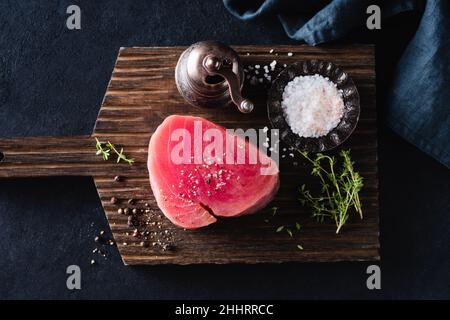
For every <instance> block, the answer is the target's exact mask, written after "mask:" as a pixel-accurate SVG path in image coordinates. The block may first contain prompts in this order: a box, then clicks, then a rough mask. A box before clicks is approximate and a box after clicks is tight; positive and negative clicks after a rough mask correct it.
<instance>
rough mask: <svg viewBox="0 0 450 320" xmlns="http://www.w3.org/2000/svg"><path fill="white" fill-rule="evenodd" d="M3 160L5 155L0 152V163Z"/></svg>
mask: <svg viewBox="0 0 450 320" xmlns="http://www.w3.org/2000/svg"><path fill="white" fill-rule="evenodd" d="M4 159H5V154H4V153H3V152H1V151H0V162H2V161H3V160H4Z"/></svg>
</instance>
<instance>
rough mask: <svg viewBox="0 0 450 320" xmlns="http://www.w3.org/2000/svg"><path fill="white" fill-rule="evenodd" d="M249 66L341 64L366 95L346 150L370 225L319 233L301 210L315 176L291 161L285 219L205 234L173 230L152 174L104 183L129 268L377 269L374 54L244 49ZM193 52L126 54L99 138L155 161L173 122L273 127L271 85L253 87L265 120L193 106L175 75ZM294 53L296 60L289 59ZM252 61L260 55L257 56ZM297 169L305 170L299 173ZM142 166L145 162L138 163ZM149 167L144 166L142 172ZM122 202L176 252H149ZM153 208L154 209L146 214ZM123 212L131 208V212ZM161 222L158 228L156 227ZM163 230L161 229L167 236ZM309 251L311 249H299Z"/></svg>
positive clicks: (283, 199)
mask: <svg viewBox="0 0 450 320" xmlns="http://www.w3.org/2000/svg"><path fill="white" fill-rule="evenodd" d="M234 48H235V49H236V51H238V53H239V54H240V55H241V58H242V60H243V63H244V65H249V64H252V65H255V64H260V65H264V64H269V63H270V62H272V61H273V60H274V59H276V60H277V61H278V62H279V63H282V64H283V63H286V64H289V63H291V62H295V61H298V60H303V59H322V60H328V61H331V62H333V63H335V64H337V65H338V66H340V67H342V68H343V69H344V70H345V71H347V72H348V73H349V74H350V75H351V76H352V78H353V79H354V81H355V83H356V85H357V87H358V90H359V92H360V95H361V117H360V122H359V124H358V127H357V129H356V131H355V132H354V134H353V135H352V136H351V137H350V138H349V140H347V142H346V143H345V145H344V147H345V148H347V147H349V148H351V149H352V150H353V156H354V158H355V160H356V162H357V164H358V169H359V170H360V171H361V174H362V175H363V176H364V178H365V184H366V186H365V188H364V191H363V192H362V201H363V207H364V214H365V217H364V220H362V221H361V220H359V219H358V218H354V219H351V221H350V223H349V224H348V225H347V226H346V227H345V228H344V230H343V232H342V234H340V235H336V234H335V227H334V225H332V224H328V223H327V224H319V223H317V222H315V221H314V220H313V219H312V218H311V217H310V212H309V211H308V209H305V208H301V207H300V205H299V203H298V201H297V198H298V193H297V188H298V186H299V184H300V183H308V184H311V183H313V184H314V182H313V181H312V179H311V177H310V175H309V168H307V167H305V166H304V163H302V162H301V161H300V160H299V159H297V160H293V159H292V158H290V157H288V159H282V161H281V165H280V170H281V188H280V191H279V193H278V195H277V197H276V199H275V200H274V202H273V206H277V207H278V208H279V209H278V211H279V215H278V216H277V217H276V218H273V219H271V221H270V222H269V223H266V222H265V221H264V220H265V219H266V218H267V217H268V216H270V215H269V211H270V209H269V208H268V209H266V210H263V211H262V212H261V213H259V214H256V215H253V216H248V217H241V218H231V219H221V220H220V221H219V222H218V223H216V224H213V225H212V226H209V227H207V228H204V229H200V230H195V231H185V230H182V229H179V228H177V227H175V226H173V225H172V224H171V223H170V222H168V220H167V219H165V218H164V217H161V213H160V211H159V209H158V207H157V205H156V202H155V200H154V198H153V196H152V193H151V189H150V185H149V183H148V178H147V171H146V170H143V171H142V172H141V174H138V175H130V176H127V177H126V179H125V181H124V182H123V183H122V184H120V185H117V184H112V183H111V179H112V175H105V176H102V177H98V176H95V177H94V179H95V183H96V186H97V190H98V192H99V195H100V198H101V199H102V203H103V206H104V209H105V212H106V215H107V217H108V219H109V222H110V225H111V228H112V230H113V232H114V237H115V239H116V240H117V245H118V248H119V250H120V253H121V255H122V258H123V261H124V262H125V263H126V264H161V263H174V264H191V263H263V262H268V263H278V262H287V261H302V262H304V261H339V260H377V259H379V254H378V249H379V242H378V234H379V229H378V177H377V137H376V108H375V71H374V66H375V60H374V48H373V47H372V46H358V45H354V46H343V47H326V48H325V47H309V46H277V47H276V48H275V50H276V52H277V53H278V56H275V55H274V54H269V51H270V49H272V47H264V46H236V47H234ZM184 49H185V47H169V48H122V49H121V50H120V53H119V57H118V60H117V63H116V66H115V68H114V72H113V75H112V78H111V82H110V84H109V87H108V90H107V92H106V95H105V99H104V101H103V105H102V108H101V110H100V113H99V116H98V121H97V124H96V127H95V135H98V136H101V137H104V138H108V139H111V140H113V141H116V143H123V144H124V145H125V146H126V148H127V149H129V148H138V149H139V150H134V149H132V152H131V153H132V156H133V157H135V158H137V159H139V161H145V159H146V155H147V150H146V147H147V144H148V141H149V139H150V137H151V134H152V132H154V130H155V129H156V127H157V126H158V125H159V124H160V123H161V122H162V121H163V119H164V118H165V117H167V116H168V115H171V114H185V115H198V116H202V117H204V118H206V119H209V120H211V121H214V122H216V123H219V124H221V125H223V126H225V127H227V128H244V129H245V128H249V127H253V128H262V127H264V126H268V125H269V121H268V119H267V112H266V103H265V96H266V90H265V89H264V88H263V87H261V86H250V85H248V84H247V83H246V84H245V86H244V96H245V97H249V98H251V99H252V101H253V102H255V104H256V108H255V111H254V112H253V113H251V114H248V115H245V114H241V113H240V112H239V111H237V109H236V108H225V109H220V110H205V109H197V108H194V107H191V106H189V105H188V104H187V103H186V102H185V101H184V100H183V99H182V97H181V96H180V95H179V94H178V91H177V88H176V86H175V80H174V69H175V66H176V63H177V60H178V57H179V55H180V54H181V53H182V52H183V50H184ZM288 52H293V53H294V55H293V56H292V57H288V56H287V53H288ZM247 53H250V55H247ZM141 159H142V160H141ZM294 161H298V162H299V165H297V166H295V165H294V164H293V162H294ZM138 164H140V163H138ZM142 164H143V163H142ZM112 196H114V197H118V198H120V199H122V203H126V199H128V198H130V197H132V198H134V199H137V200H138V202H137V203H136V204H135V205H134V207H138V208H142V209H146V208H148V209H147V210H150V213H148V214H145V213H144V216H145V218H144V219H143V221H145V222H147V223H149V224H148V225H147V226H146V227H145V230H148V232H150V235H149V240H148V241H149V242H150V243H152V242H157V243H158V241H159V240H160V238H161V237H162V238H164V234H165V233H164V232H165V230H168V233H169V234H170V239H169V240H164V239H163V240H162V241H161V242H163V243H166V242H169V243H171V244H173V246H174V250H171V251H164V250H162V248H161V246H160V245H156V246H152V245H150V246H149V247H147V248H144V247H141V246H140V242H141V240H142V238H135V237H133V236H131V235H127V233H131V232H132V230H133V228H130V227H128V225H127V217H126V216H123V215H120V214H118V213H117V209H118V207H120V206H121V205H120V204H119V205H111V203H110V202H109V199H110V198H111V197H112ZM145 203H148V205H149V206H148V207H145ZM122 206H123V205H122ZM296 221H298V222H299V223H301V224H302V226H303V230H302V232H301V233H300V234H299V235H298V236H297V235H296V236H294V238H291V237H289V236H288V235H287V234H286V233H282V234H280V233H276V232H275V229H276V228H277V227H278V226H279V225H284V224H293V223H295V222H296ZM153 223H155V225H152V224H153ZM158 223H160V225H159V226H160V228H158ZM297 244H301V245H302V246H303V247H304V250H302V251H301V250H299V249H298V248H297Z"/></svg>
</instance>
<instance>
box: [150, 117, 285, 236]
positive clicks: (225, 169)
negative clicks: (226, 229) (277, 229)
mask: <svg viewBox="0 0 450 320" xmlns="http://www.w3.org/2000/svg"><path fill="white" fill-rule="evenodd" d="M227 148H228V149H227ZM252 155H254V156H256V157H257V161H255V157H254V156H252ZM148 170H149V174H150V184H151V187H152V190H153V194H154V196H155V198H156V201H157V203H158V206H159V207H160V209H161V210H162V212H163V213H164V215H165V216H166V217H167V218H168V219H169V220H170V221H172V222H173V223H174V224H175V225H177V226H180V227H183V228H186V229H195V228H200V227H203V226H207V225H209V224H211V223H214V222H216V221H217V219H216V218H217V217H235V216H240V215H243V214H250V213H254V212H256V211H258V210H259V209H262V208H264V207H265V206H266V205H267V204H268V203H269V202H270V201H271V200H272V198H273V196H274V195H275V193H276V192H277V190H278V186H279V177H278V167H277V165H276V163H275V162H274V161H273V160H272V159H271V158H270V157H268V156H267V155H265V154H264V153H262V152H261V151H260V150H259V149H258V148H257V147H256V146H255V145H253V144H252V143H249V142H248V141H245V140H244V139H242V138H241V137H238V136H237V135H235V134H234V133H230V132H226V130H225V128H223V127H221V126H219V125H216V124H214V123H212V122H210V121H207V120H205V119H203V118H199V117H190V116H178V115H173V116H170V117H167V118H166V119H165V120H164V122H163V123H162V124H161V125H160V126H159V127H158V128H157V129H156V131H155V133H154V134H153V135H152V138H151V140H150V145H149V152H148ZM263 173H264V174H263Z"/></svg>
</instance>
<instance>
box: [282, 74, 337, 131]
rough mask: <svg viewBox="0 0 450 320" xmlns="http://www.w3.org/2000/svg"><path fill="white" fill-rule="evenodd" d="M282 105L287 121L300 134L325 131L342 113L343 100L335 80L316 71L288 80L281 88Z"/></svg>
mask: <svg viewBox="0 0 450 320" xmlns="http://www.w3.org/2000/svg"><path fill="white" fill-rule="evenodd" d="M281 106H282V108H283V111H284V115H285V117H286V122H287V123H288V124H289V126H290V127H291V129H292V131H293V132H294V133H296V134H298V135H299V136H301V137H313V138H317V137H321V136H324V135H326V134H328V132H330V131H331V130H332V129H334V128H335V127H336V126H337V125H338V124H339V122H340V121H341V118H342V116H343V114H344V101H343V99H342V95H341V94H340V93H339V91H338V89H337V87H336V84H334V83H333V82H331V81H329V80H327V79H325V78H324V77H322V76H321V75H318V74H315V75H311V76H299V77H296V78H294V79H293V80H292V81H290V82H289V83H288V84H287V85H286V87H285V88H284V92H283V97H282V102H281Z"/></svg>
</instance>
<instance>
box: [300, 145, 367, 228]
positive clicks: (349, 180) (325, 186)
mask: <svg viewBox="0 0 450 320" xmlns="http://www.w3.org/2000/svg"><path fill="white" fill-rule="evenodd" d="M300 154H301V155H302V156H303V157H304V158H305V159H306V160H307V161H308V162H310V163H311V165H312V171H311V175H313V176H315V177H317V178H318V179H319V181H320V183H321V186H322V187H321V192H322V194H321V195H319V196H317V197H316V196H313V195H312V194H311V192H310V191H309V190H308V189H307V188H306V186H305V185H302V186H301V187H300V195H301V197H300V199H299V200H300V203H301V204H302V205H303V206H305V205H307V206H309V207H310V208H311V209H312V215H313V217H315V218H316V219H317V220H318V221H320V222H322V221H324V219H325V218H332V219H333V220H334V222H335V224H336V233H339V231H340V230H341V228H342V227H343V226H344V225H345V223H346V222H347V220H348V218H349V209H350V208H353V209H354V210H355V211H356V212H357V213H358V214H359V216H360V217H361V219H362V217H363V216H362V207H361V201H360V198H359V192H360V191H361V189H362V187H363V186H364V183H363V178H362V177H361V176H360V174H359V173H358V172H357V171H355V170H354V168H353V164H354V162H353V161H352V160H351V156H350V150H342V151H341V152H340V154H339V155H340V157H341V168H340V169H339V168H336V164H337V159H336V158H335V157H331V156H327V155H325V154H323V153H317V154H316V155H315V158H312V157H309V155H308V153H306V152H300Z"/></svg>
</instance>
